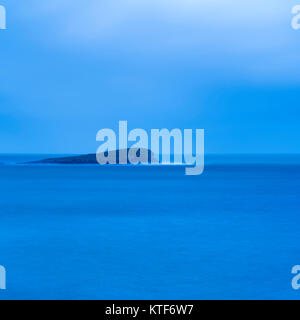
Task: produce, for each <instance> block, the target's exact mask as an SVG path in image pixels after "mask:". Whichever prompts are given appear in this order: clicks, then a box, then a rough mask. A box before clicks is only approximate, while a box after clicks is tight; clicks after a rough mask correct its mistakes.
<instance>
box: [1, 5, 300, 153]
mask: <svg viewBox="0 0 300 320" xmlns="http://www.w3.org/2000/svg"><path fill="white" fill-rule="evenodd" d="M297 4H300V0H243V1H240V0H239V1H237V0H114V1H111V0H51V1H46V0H45V1H40V0H23V1H20V0H0V5H4V6H5V7H6V11H7V30H0V153H48V154H49V153H62V154H66V153H93V152H96V150H97V148H98V147H99V142H96V134H97V132H98V130H100V129H103V128H112V129H115V130H117V128H118V122H119V121H120V120H127V121H128V128H129V130H130V129H134V128H144V129H146V130H150V129H161V128H167V129H170V130H171V129H173V128H181V129H196V128H198V129H205V151H206V153H299V152H300V143H299V142H298V141H299V140H300V130H299V124H298V123H299V118H300V108H299V107H300V103H299V100H300V99H299V95H300V72H299V69H300V30H293V29H292V28H291V20H292V17H293V15H292V7H293V6H294V5H297Z"/></svg>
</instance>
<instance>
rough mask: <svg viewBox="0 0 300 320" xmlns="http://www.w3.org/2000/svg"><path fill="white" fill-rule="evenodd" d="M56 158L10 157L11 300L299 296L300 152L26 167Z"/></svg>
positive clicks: (6, 257) (5, 262) (4, 239)
mask: <svg viewBox="0 0 300 320" xmlns="http://www.w3.org/2000/svg"><path fill="white" fill-rule="evenodd" d="M51 156H52V157H53V155H0V265H2V266H4V267H5V270H6V290H0V299H26V300H31V299H50V300H51V299H55V300H56V299H59V300H65V299H104V300H107V299H116V300H120V299H141V300H144V299H159V300H160V299H204V300H207V299H226V300H231V299H299V298H300V290H295V289H294V288H293V287H292V279H293V277H294V276H295V274H292V268H293V266H295V265H300V210H299V207H300V156H299V155H281V156H280V155H251V156H250V155H226V156H225V155H208V156H206V159H205V169H204V172H203V174H202V175H200V176H186V175H185V171H184V168H183V167H182V166H143V165H140V166H130V165H127V166H126V165H125V166H108V165H106V166H100V165H90V166H86V165H77V166H76V165H28V164H24V163H25V162H28V161H33V160H39V159H43V158H49V157H51ZM55 156H56V157H57V155H55Z"/></svg>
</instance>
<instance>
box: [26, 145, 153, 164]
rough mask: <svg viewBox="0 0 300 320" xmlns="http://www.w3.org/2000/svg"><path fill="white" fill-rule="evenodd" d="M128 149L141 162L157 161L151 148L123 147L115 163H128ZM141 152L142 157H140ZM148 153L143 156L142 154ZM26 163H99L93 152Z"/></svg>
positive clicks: (117, 152) (106, 153) (105, 153)
mask: <svg viewBox="0 0 300 320" xmlns="http://www.w3.org/2000/svg"><path fill="white" fill-rule="evenodd" d="M129 150H131V151H134V152H135V154H136V156H137V157H139V158H140V159H139V160H140V163H141V164H150V163H157V162H158V161H157V160H156V158H155V157H154V154H153V152H152V151H151V150H148V149H142V148H139V149H124V150H116V151H114V152H116V164H124V163H125V164H126V163H128V164H130V161H129V160H128V154H129ZM141 154H142V157H141ZM145 154H146V155H148V157H147V156H144V157H143V155H145ZM102 155H103V156H105V157H107V156H108V152H104V153H102ZM124 155H125V157H124ZM26 164H99V163H98V161H97V155H96V154H95V153H92V154H86V155H78V156H69V157H59V158H49V159H43V160H38V161H31V162H26Z"/></svg>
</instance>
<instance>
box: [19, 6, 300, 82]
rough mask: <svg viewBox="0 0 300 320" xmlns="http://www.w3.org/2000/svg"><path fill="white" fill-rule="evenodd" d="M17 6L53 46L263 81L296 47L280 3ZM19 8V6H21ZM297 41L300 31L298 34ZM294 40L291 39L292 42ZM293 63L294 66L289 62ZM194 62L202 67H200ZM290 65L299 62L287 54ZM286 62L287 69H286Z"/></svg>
mask: <svg viewBox="0 0 300 320" xmlns="http://www.w3.org/2000/svg"><path fill="white" fill-rule="evenodd" d="M30 3H31V5H30V6H27V4H28V2H27V3H26V5H25V4H23V3H22V4H20V3H19V2H18V8H19V10H20V12H22V14H23V16H24V18H25V19H29V20H30V21H36V22H38V23H39V24H41V25H42V26H43V27H44V28H45V29H46V30H48V31H47V37H42V38H44V39H47V41H50V42H51V43H52V44H54V45H55V46H57V45H59V46H61V47H69V48H72V50H74V49H76V48H79V49H80V50H83V49H84V50H92V51H93V50H95V51H97V52H99V51H100V52H101V54H107V55H112V56H114V55H116V54H120V55H121V54H123V55H127V56H130V55H131V54H132V55H133V56H135V59H138V58H139V57H140V56H142V57H151V58H153V57H158V58H159V59H166V58H168V60H169V61H172V59H174V60H177V61H180V60H184V61H188V60H189V61H191V63H193V64H194V65H195V66H196V67H197V66H202V67H203V68H206V67H209V66H215V67H219V66H221V67H222V68H226V66H227V67H228V68H233V67H235V68H237V69H241V67H242V68H243V70H244V71H245V72H246V73H247V75H248V76H250V77H251V76H252V75H253V76H254V77H255V76H256V74H257V73H259V75H261V74H263V73H264V69H265V70H266V72H267V73H268V75H270V77H274V76H275V75H277V76H278V73H280V72H281V71H282V65H284V59H285V58H286V57H288V56H291V51H294V52H296V51H297V50H298V51H299V49H300V41H298V42H299V44H298V43H296V42H295V41H294V39H295V32H294V31H293V30H292V29H291V28H290V20H291V18H292V16H291V7H292V5H293V4H294V3H293V1H287V0H278V1H274V0H264V1H261V0H245V1H240V0H114V1H112V0H102V1H99V0H77V1H74V0H52V1H47V2H46V1H40V0H30ZM26 7H27V9H26ZM298 36H299V37H300V33H299V35H298ZM299 37H298V38H299ZM295 60H296V61H295ZM201 61H202V62H201ZM293 61H294V63H298V62H300V61H299V59H298V58H297V57H296V58H295V56H293ZM290 68H291V64H288V70H290Z"/></svg>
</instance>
